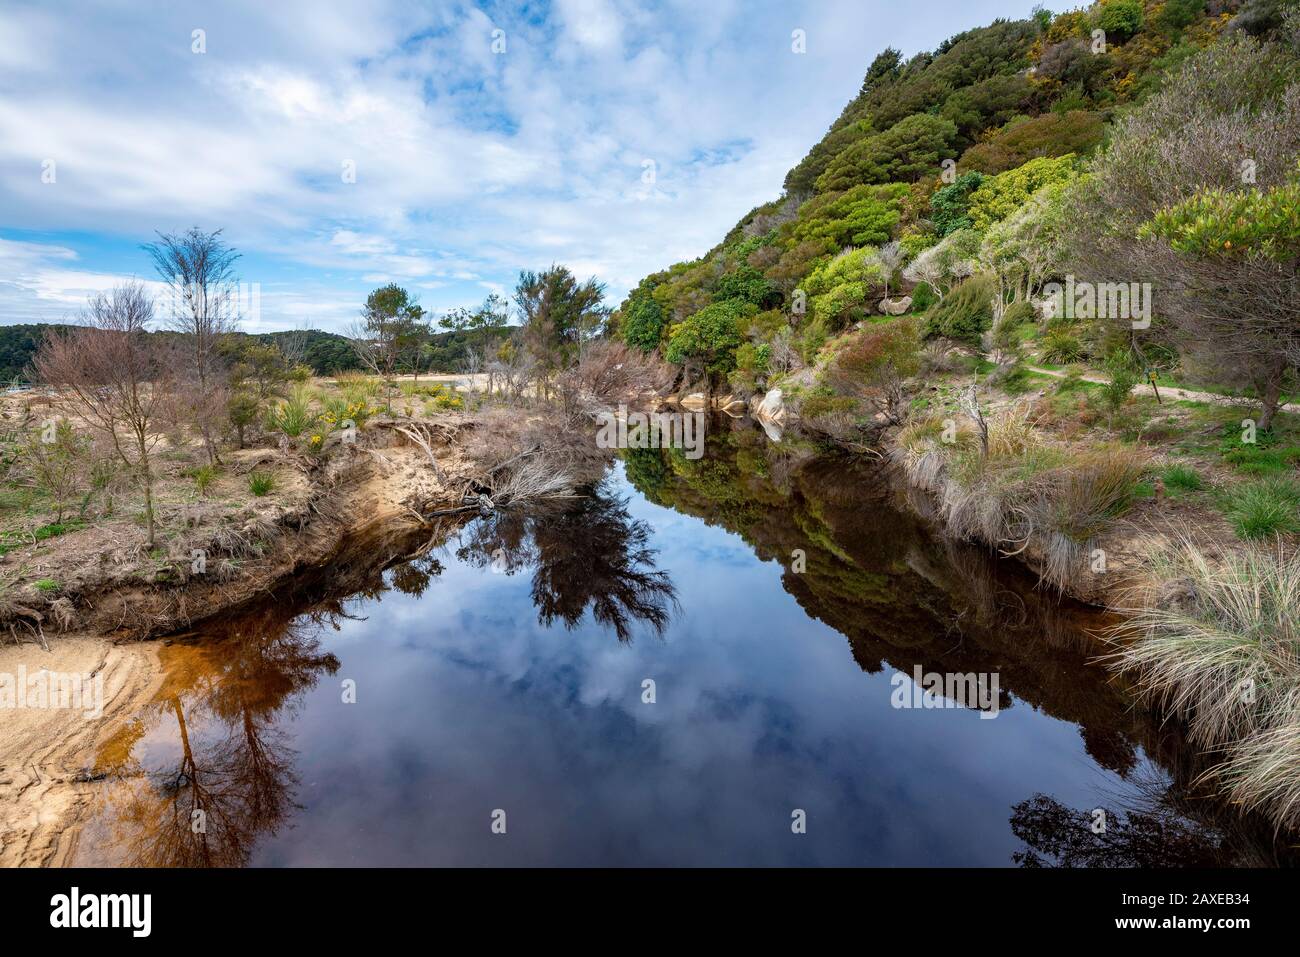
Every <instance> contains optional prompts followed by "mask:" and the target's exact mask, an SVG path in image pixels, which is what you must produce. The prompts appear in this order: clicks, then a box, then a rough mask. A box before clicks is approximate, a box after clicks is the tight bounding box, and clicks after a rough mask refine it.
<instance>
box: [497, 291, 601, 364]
mask: <svg viewBox="0 0 1300 957" xmlns="http://www.w3.org/2000/svg"><path fill="white" fill-rule="evenodd" d="M604 299H605V285H604V283H601V282H597V281H596V280H595V279H594V278H592V279H587V280H586V281H584V282H579V281H578V279H577V277H576V276H574V275H573V273H572V272H570V271H569V269H568V268H567V267H565V266H551V268H550V269H547V270H544V271H543V272H540V273H539V272H533V271H531V270H524V271H523V272H520V274H519V281H518V282H517V283H516V284H515V302H516V304H517V305H518V306H519V311H520V313H522V315H523V318H524V333H523V335H524V344H525V345H526V346H527V348H528V350H529V351H530V352H531V353H532V354H533V356H534V357H535V358H536V359H537V361H538V363H539V365H540V367H541V369H542V370H543V371H545V372H553V371H555V370H556V369H559V368H561V367H563V366H564V365H565V363H566V362H567V361H568V360H569V359H570V358H571V357H572V356H573V355H574V354H575V353H576V352H577V347H578V344H579V342H581V341H583V340H585V339H589V338H592V337H593V336H596V335H599V334H600V332H601V328H602V326H603V325H604V321H605V317H606V316H607V314H608V310H607V309H606V308H605V307H604V305H603V303H604Z"/></svg>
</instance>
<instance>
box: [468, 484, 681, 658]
mask: <svg viewBox="0 0 1300 957" xmlns="http://www.w3.org/2000/svg"><path fill="white" fill-rule="evenodd" d="M650 531H651V530H650V526H649V524H647V523H646V522H644V521H636V520H634V519H633V518H632V517H631V516H630V515H629V514H628V510H627V498H626V497H620V496H619V495H617V494H616V493H615V492H614V491H613V489H612V488H611V484H610V482H609V480H605V481H602V482H600V483H598V484H597V485H596V486H594V487H593V488H590V489H588V490H586V491H585V493H584V494H583V495H582V496H581V497H579V498H578V499H577V500H576V501H575V502H571V503H567V504H565V505H563V506H558V505H557V506H552V507H550V508H546V509H539V510H534V511H530V512H527V513H524V512H500V513H497V514H496V515H495V516H493V517H492V518H488V519H483V520H481V521H479V522H477V523H475V524H474V525H473V526H472V527H471V528H470V530H469V531H468V533H467V536H466V540H465V544H463V545H462V546H461V547H460V548H458V549H457V551H456V556H457V558H459V559H460V560H461V561H464V562H468V563H471V564H474V565H477V566H478V567H484V566H490V567H492V569H493V570H494V571H498V572H505V573H506V574H514V573H515V572H518V571H521V570H523V569H525V568H528V567H531V568H532V569H533V578H532V599H533V604H534V605H535V606H536V608H537V620H538V621H539V622H540V623H541V624H542V625H543V626H546V627H550V626H551V625H552V624H554V623H556V622H560V623H562V624H563V625H564V626H565V627H566V628H568V629H570V630H572V629H574V628H576V627H577V626H578V624H579V623H580V622H581V621H582V620H583V617H584V616H585V615H586V613H587V611H588V610H590V611H591V615H592V618H593V619H594V620H595V621H596V622H598V623H599V624H601V625H603V626H604V627H606V628H608V629H609V630H610V631H612V632H613V633H614V634H615V635H616V636H617V637H618V640H619V641H629V640H631V638H632V634H633V627H634V625H635V624H636V623H643V624H645V625H647V626H649V628H650V629H652V630H653V631H654V632H655V633H656V634H659V635H662V634H663V631H664V628H665V627H667V625H668V622H669V619H670V616H671V611H672V610H673V609H674V608H675V607H676V603H677V591H676V589H675V588H674V587H673V583H672V580H671V579H670V578H669V576H668V573H667V572H666V571H662V570H657V569H656V568H655V549H653V548H651V547H650V544H649V542H650Z"/></svg>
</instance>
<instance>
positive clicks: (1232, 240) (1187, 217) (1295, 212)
mask: <svg viewBox="0 0 1300 957" xmlns="http://www.w3.org/2000/svg"><path fill="white" fill-rule="evenodd" d="M1139 235H1141V236H1160V237H1162V238H1164V239H1166V240H1168V242H1169V243H1170V245H1172V246H1173V247H1174V249H1177V250H1178V251H1179V252H1183V253H1191V254H1194V255H1201V256H1208V255H1222V256H1228V255H1231V256H1249V255H1257V256H1266V257H1268V258H1270V259H1278V260H1293V259H1295V257H1296V256H1297V255H1300V176H1293V177H1292V179H1291V181H1290V182H1288V183H1285V184H1283V185H1281V186H1276V187H1274V188H1272V189H1267V190H1258V189H1251V190H1247V191H1236V190H1223V189H1205V190H1201V191H1200V192H1199V193H1197V194H1196V195H1195V196H1192V197H1190V198H1189V199H1186V200H1184V201H1183V202H1181V203H1178V204H1177V205H1174V206H1170V207H1167V208H1165V209H1162V210H1160V211H1159V212H1158V213H1156V215H1155V216H1154V217H1153V218H1152V219H1151V220H1150V221H1149V222H1148V223H1146V224H1144V225H1143V226H1142V228H1141V229H1140V230H1139Z"/></svg>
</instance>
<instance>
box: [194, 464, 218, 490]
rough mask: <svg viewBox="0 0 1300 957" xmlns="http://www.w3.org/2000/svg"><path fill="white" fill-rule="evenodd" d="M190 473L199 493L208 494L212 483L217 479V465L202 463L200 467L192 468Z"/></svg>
mask: <svg viewBox="0 0 1300 957" xmlns="http://www.w3.org/2000/svg"><path fill="white" fill-rule="evenodd" d="M188 474H189V477H190V478H192V479H193V480H194V488H195V489H196V490H197V491H198V493H199V495H202V496H206V495H207V494H208V489H209V488H210V487H211V486H212V483H213V482H215V481H216V480H217V467H216V466H215V465H200V466H199V467H198V468H194V469H190V471H189V473H188Z"/></svg>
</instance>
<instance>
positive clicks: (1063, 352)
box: [1039, 328, 1086, 365]
mask: <svg viewBox="0 0 1300 957" xmlns="http://www.w3.org/2000/svg"><path fill="white" fill-rule="evenodd" d="M1039 355H1040V356H1041V358H1042V360H1043V361H1044V362H1050V363H1051V364H1053V365H1069V364H1070V363H1071V362H1078V361H1079V360H1081V359H1083V358H1084V356H1085V355H1086V352H1085V350H1084V348H1083V343H1082V342H1080V341H1079V337H1078V336H1076V335H1075V334H1074V333H1073V332H1072V331H1070V330H1069V329H1067V328H1056V329H1049V330H1048V331H1047V334H1046V335H1045V336H1043V342H1042V348H1041V349H1040V351H1039Z"/></svg>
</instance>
